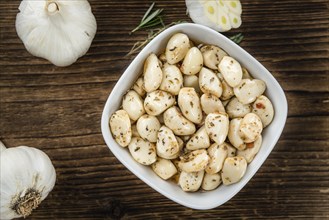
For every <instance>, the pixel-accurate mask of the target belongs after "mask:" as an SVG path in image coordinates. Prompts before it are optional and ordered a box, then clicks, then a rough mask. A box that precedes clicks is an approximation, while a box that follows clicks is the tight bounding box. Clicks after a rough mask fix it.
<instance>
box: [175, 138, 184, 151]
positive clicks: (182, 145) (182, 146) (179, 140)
mask: <svg viewBox="0 0 329 220" xmlns="http://www.w3.org/2000/svg"><path fill="white" fill-rule="evenodd" d="M175 137H176V140H177V143H178V146H179V151H181V150H183V148H184V141H183V139H181V138H180V137H178V136H175Z"/></svg>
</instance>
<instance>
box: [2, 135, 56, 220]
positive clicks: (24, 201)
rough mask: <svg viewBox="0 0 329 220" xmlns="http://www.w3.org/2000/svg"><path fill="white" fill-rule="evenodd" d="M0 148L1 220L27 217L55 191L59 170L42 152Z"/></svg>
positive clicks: (27, 148)
mask: <svg viewBox="0 0 329 220" xmlns="http://www.w3.org/2000/svg"><path fill="white" fill-rule="evenodd" d="M0 146H1V151H0V169H1V172H0V175H1V179H0V219H13V218H19V217H26V216H28V215H30V214H31V212H32V210H33V209H35V208H37V207H38V205H39V204H40V203H41V202H42V201H43V200H44V199H45V198H46V197H47V195H48V194H49V192H50V191H51V190H52V189H53V187H54V185H55V181H56V172H55V168H54V166H53V164H52V162H51V160H50V159H49V157H48V156H47V155H46V154H45V153H44V152H42V151H41V150H38V149H36V148H33V147H27V146H19V147H14V148H8V149H6V148H5V146H4V145H3V144H2V143H1V141H0Z"/></svg>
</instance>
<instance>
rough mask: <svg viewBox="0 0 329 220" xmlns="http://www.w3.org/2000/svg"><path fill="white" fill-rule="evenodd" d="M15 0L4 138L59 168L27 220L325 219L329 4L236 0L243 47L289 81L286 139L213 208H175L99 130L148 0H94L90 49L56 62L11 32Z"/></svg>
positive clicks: (4, 31)
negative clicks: (239, 6)
mask: <svg viewBox="0 0 329 220" xmlns="http://www.w3.org/2000/svg"><path fill="white" fill-rule="evenodd" d="M19 3H20V1H19V0H12V1H1V2H0V26H1V33H0V50H1V55H0V56H1V58H0V72H1V74H0V105H1V106H0V114H1V115H0V116H1V120H0V139H1V140H2V141H3V142H4V143H5V144H6V145H7V146H8V147H14V146H17V145H28V146H33V147H36V148H39V149H42V150H43V151H44V152H46V153H47V154H48V155H49V157H50V158H51V159H52V161H53V163H54V166H55V168H56V172H57V182H56V185H55V188H54V190H53V191H52V192H51V193H50V195H49V196H48V197H47V199H46V200H45V201H44V202H43V203H42V204H41V205H40V207H39V208H38V209H36V210H35V211H34V212H33V213H32V215H31V216H30V217H29V219H74V218H81V219H82V218H84V219H119V218H124V219H156V218H164V219H169V218H170V219H181V218H196V219H201V218H206V217H209V218H214V219H215V218H216V219H218V218H222V219H236V218H238V219H242V218H243V219H265V218H273V219H279V218H305V219H310V218H316V219H321V218H329V75H328V74H329V62H328V60H329V13H328V11H329V2H328V0H284V1H272V0H242V5H243V15H242V20H243V24H242V26H241V27H240V28H239V29H238V30H234V31H230V32H228V33H225V35H226V36H232V35H233V34H236V33H240V32H241V33H243V35H244V36H245V38H244V40H243V41H242V43H241V44H240V45H241V46H242V47H243V48H244V49H245V50H247V51H248V52H249V53H250V54H251V55H253V56H254V57H255V58H256V59H258V60H259V61H260V62H261V63H262V64H263V65H264V66H265V67H266V68H268V70H269V71H270V72H271V73H272V74H273V75H274V76H275V77H276V79H277V80H278V81H279V83H280V84H281V85H282V87H283V89H284V90H285V93H286V96H287V99H288V103H289V115H288V119H287V123H286V126H285V129H284V131H283V133H282V136H281V138H280V140H279V142H278V144H277V145H276V147H275V148H274V150H273V152H272V153H271V154H270V156H269V158H268V159H267V160H266V162H265V163H264V165H263V166H262V167H261V168H260V170H259V171H258V173H257V174H256V175H255V176H254V177H253V179H252V180H251V181H250V182H249V183H248V184H247V185H246V186H245V187H244V188H243V189H242V190H241V192H239V193H238V194H237V195H236V196H235V197H234V198H232V199H231V200H230V201H228V202H227V203H226V204H224V205H222V206H220V207H218V208H215V209H213V210H207V211H198V210H192V209H189V208H186V207H183V206H181V205H179V204H176V203H174V202H172V201H171V200H169V199H167V198H166V197H164V196H162V195H161V194H159V193H158V192H156V191H155V190H153V189H152V188H150V187H149V186H148V185H146V184H145V183H144V182H142V181H141V180H139V179H138V178H137V177H135V176H134V175H133V174H132V173H131V172H130V171H128V170H127V169H126V168H125V167H124V166H123V165H122V164H121V163H120V162H119V161H118V160H117V159H116V158H115V157H114V156H113V154H112V153H111V152H110V150H109V149H108V147H107V146H106V144H105V142H104V140H103V137H102V134H101V129H100V119H101V114H102V110H103V107H104V104H105V101H106V99H107V97H108V95H109V93H110V92H111V89H112V88H113V86H114V85H115V83H116V81H117V80H118V79H119V78H120V76H121V74H122V73H123V71H124V70H125V68H126V67H127V66H128V65H129V63H130V62H131V60H132V59H133V58H134V56H126V54H127V52H128V51H129V50H130V48H131V47H132V45H133V44H134V43H135V42H136V41H137V40H143V39H145V37H146V36H147V31H138V32H136V33H134V34H133V35H129V31H130V30H132V29H133V28H134V27H135V26H136V25H137V24H138V22H139V20H140V19H141V17H142V16H143V14H144V12H145V11H146V10H147V8H148V6H149V5H150V4H151V3H152V1H138V0H127V1H121V0H90V3H91V6H92V10H93V13H94V15H95V17H96V19H97V24H98V30H97V34H96V36H95V39H94V41H93V43H92V46H91V48H90V49H89V51H88V53H87V54H86V55H85V56H83V57H82V58H80V59H79V60H78V61H77V62H76V63H74V64H73V65H72V66H69V67H65V68H60V67H56V66H54V65H52V64H50V63H49V62H47V61H45V60H43V59H40V58H36V57H33V56H31V55H30V54H29V53H28V52H27V51H26V50H25V48H24V46H23V44H22V42H21V41H20V39H19V38H18V36H17V34H16V31H15V17H16V14H17V12H18V9H17V8H18V6H19ZM156 7H157V8H164V12H163V15H164V16H163V18H164V21H165V23H166V24H169V23H170V22H173V21H177V20H185V21H189V18H188V17H187V16H186V13H185V12H186V8H185V3H184V1H183V0H179V1H178V0H175V1H168V0H161V1H160V0H159V1H156Z"/></svg>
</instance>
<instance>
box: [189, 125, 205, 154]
mask: <svg viewBox="0 0 329 220" xmlns="http://www.w3.org/2000/svg"><path fill="white" fill-rule="evenodd" d="M209 146H210V140H209V136H208V134H207V131H206V128H205V126H202V127H201V128H199V130H198V131H197V132H196V133H195V134H194V135H193V136H192V137H191V138H190V139H189V140H188V142H187V143H186V148H187V149H188V150H198V149H204V148H208V147H209Z"/></svg>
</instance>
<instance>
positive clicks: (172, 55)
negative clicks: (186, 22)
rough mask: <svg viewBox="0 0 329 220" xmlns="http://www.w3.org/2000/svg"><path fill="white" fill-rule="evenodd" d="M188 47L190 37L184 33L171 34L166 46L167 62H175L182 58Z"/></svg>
mask: <svg viewBox="0 0 329 220" xmlns="http://www.w3.org/2000/svg"><path fill="white" fill-rule="evenodd" d="M189 49H190V39H189V38H188V36H187V35H186V34H182V33H177V34H175V35H173V36H172V37H171V38H170V39H169V41H168V43H167V46H166V58H167V62H168V63H169V64H176V63H178V62H179V61H181V60H183V59H184V57H185V55H186V53H187V51H188V50H189Z"/></svg>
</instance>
